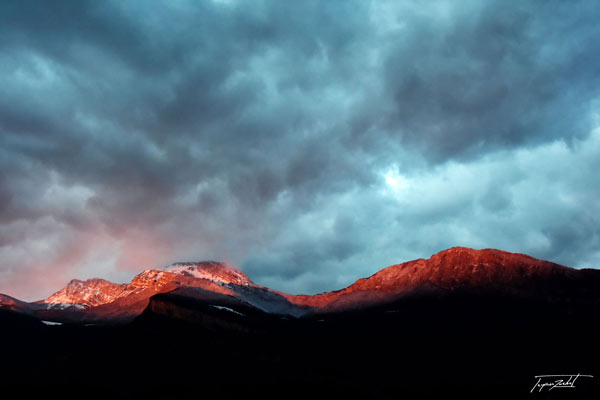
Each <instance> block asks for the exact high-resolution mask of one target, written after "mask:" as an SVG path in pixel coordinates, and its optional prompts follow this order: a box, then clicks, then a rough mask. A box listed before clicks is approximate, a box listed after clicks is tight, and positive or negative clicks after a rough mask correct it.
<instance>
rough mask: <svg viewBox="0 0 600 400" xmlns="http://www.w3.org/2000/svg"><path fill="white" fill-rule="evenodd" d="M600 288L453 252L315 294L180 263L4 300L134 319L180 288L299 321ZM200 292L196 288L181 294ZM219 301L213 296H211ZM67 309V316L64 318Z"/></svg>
mask: <svg viewBox="0 0 600 400" xmlns="http://www.w3.org/2000/svg"><path fill="white" fill-rule="evenodd" d="M599 284H600V271H597V270H575V269H572V268H568V267H564V266H561V265H558V264H554V263H551V262H548V261H543V260H538V259H535V258H533V257H529V256H527V255H524V254H515V253H508V252H505V251H500V250H494V249H485V250H474V249H469V248H464V247H455V248H451V249H448V250H445V251H442V252H440V253H437V254H435V255H433V256H432V257H431V258H429V259H418V260H414V261H409V262H405V263H402V264H398V265H392V266H390V267H387V268H384V269H382V270H380V271H379V272H377V273H375V274H374V275H372V276H370V277H368V278H364V279H359V280H358V281H356V282H355V283H354V284H352V285H350V286H348V287H347V288H344V289H341V290H337V291H333V292H326V293H321V294H317V295H290V294H286V293H281V292H277V291H274V290H271V289H269V288H265V287H261V286H259V285H256V284H254V283H253V282H252V280H251V279H250V278H249V277H248V276H246V275H245V274H244V273H243V272H241V271H240V270H238V269H236V268H234V267H231V266H229V265H226V264H223V263H218V262H196V263H176V264H173V265H171V266H169V267H166V268H164V269H160V270H159V269H149V270H145V271H143V272H142V273H140V274H138V275H137V276H135V277H134V278H133V280H132V281H131V282H130V283H125V284H116V283H112V282H109V281H106V280H103V279H89V280H86V281H80V280H77V279H74V280H72V281H71V282H69V283H68V284H67V286H65V287H64V288H63V289H61V290H59V291H58V292H56V293H54V294H52V295H51V296H50V297H48V298H47V299H45V300H41V301H38V302H35V303H25V302H21V301H19V300H17V299H12V298H10V297H9V296H6V295H2V297H0V307H3V308H6V309H12V310H14V311H19V312H28V313H30V314H35V315H37V316H38V317H40V318H42V319H44V318H47V319H51V320H61V321H62V320H69V321H77V320H81V321H107V320H130V319H131V318H134V317H135V316H137V315H140V314H141V313H142V312H143V310H144V309H145V308H146V307H147V306H148V305H149V302H150V299H151V298H152V296H154V295H156V294H159V293H169V292H174V291H176V292H177V293H179V295H180V296H191V297H194V296H195V297H203V296H204V297H206V296H208V295H209V294H210V295H215V294H216V295H219V296H220V297H218V299H217V300H215V302H216V303H217V305H218V304H220V303H224V302H226V301H225V300H224V299H234V300H235V303H236V304H243V305H245V306H251V307H253V308H256V309H258V310H260V311H262V312H266V313H271V314H278V315H288V316H293V317H299V316H302V315H308V314H322V313H330V312H341V311H345V310H356V309H361V308H368V307H373V306H376V305H380V304H386V303H390V302H394V301H397V300H398V299H401V298H403V297H406V296H412V295H416V294H419V293H438V294H440V293H452V292H456V291H484V292H486V293H491V292H494V293H498V294H503V295H507V296H517V297H521V298H527V297H539V298H546V299H551V300H552V299H554V300H557V301H558V300H569V301H570V300H571V299H576V298H577V297H581V296H587V295H589V294H590V293H592V292H594V290H595V288H597V287H598V286H597V285H599ZM185 288H194V290H191V291H190V290H188V291H186V290H183V289H185ZM213 300H214V299H213ZM61 312H62V313H61Z"/></svg>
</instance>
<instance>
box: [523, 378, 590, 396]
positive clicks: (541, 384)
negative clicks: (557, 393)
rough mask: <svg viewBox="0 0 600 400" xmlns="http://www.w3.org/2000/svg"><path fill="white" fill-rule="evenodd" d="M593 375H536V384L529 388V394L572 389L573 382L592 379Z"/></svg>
mask: <svg viewBox="0 0 600 400" xmlns="http://www.w3.org/2000/svg"><path fill="white" fill-rule="evenodd" d="M593 377H594V376H593V375H583V374H572V375H536V376H535V379H536V380H537V382H535V384H534V385H533V387H532V388H531V391H530V392H529V393H533V392H535V391H538V392H541V391H543V390H544V389H547V390H548V391H550V390H554V389H559V388H571V389H572V388H574V387H575V382H576V381H577V379H579V378H593Z"/></svg>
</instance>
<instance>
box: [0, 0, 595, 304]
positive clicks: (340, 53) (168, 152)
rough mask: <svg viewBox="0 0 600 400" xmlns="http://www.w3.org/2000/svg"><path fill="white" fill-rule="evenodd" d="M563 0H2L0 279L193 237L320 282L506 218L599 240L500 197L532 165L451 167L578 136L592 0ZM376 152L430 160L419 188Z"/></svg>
mask: <svg viewBox="0 0 600 400" xmlns="http://www.w3.org/2000/svg"><path fill="white" fill-rule="evenodd" d="M377 7H383V8H384V10H383V11H381V10H379V11H378V9H377ZM565 7H566V6H564V5H560V4H556V3H550V4H549V5H546V6H544V7H537V4H535V3H520V4H519V5H516V4H512V5H506V4H505V3H503V2H484V3H480V2H473V3H464V4H463V5H461V6H460V7H459V6H457V5H455V4H452V3H446V2H440V3H437V4H433V5H431V6H429V7H424V6H423V5H420V4H417V3H413V2H402V3H397V2H380V3H366V2H358V1H357V2H346V1H344V2H342V1H340V2H337V1H334V2H327V3H323V2H317V1H308V2H258V1H257V2H252V1H248V2H247V1H238V2H232V3H231V4H221V3H216V2H203V3H196V2H189V3H188V2H178V3H164V4H158V3H155V4H151V5H149V4H148V3H145V2H135V1H134V2H125V3H123V2H102V3H99V2H92V1H81V2H56V3H54V2H53V3H51V4H45V5H40V4H39V3H37V2H28V1H22V2H12V3H10V2H7V3H3V4H2V5H0V49H2V52H1V53H0V73H1V74H2V75H0V76H1V77H0V94H1V96H0V154H2V158H1V159H0V165H1V166H2V171H0V179H1V180H0V205H1V206H2V207H1V209H0V222H1V223H2V227H3V228H4V229H3V230H2V231H1V234H0V246H2V247H0V262H1V263H2V265H3V266H2V268H3V269H0V278H3V279H4V280H3V281H4V282H6V283H5V286H0V292H4V291H7V290H9V289H8V288H9V287H10V286H11V285H13V284H14V283H15V282H21V283H22V285H21V286H20V287H22V288H24V287H26V283H25V282H26V281H27V279H31V278H25V277H28V276H30V272H31V271H37V268H38V267H37V265H39V261H40V260H42V259H43V260H46V261H47V265H48V267H47V268H48V269H52V270H54V271H57V272H56V274H57V275H56V279H59V278H60V277H62V278H64V280H65V281H66V280H68V279H70V278H73V276H70V274H72V273H74V272H80V273H83V274H84V275H89V274H92V273H96V274H101V275H103V276H105V277H111V276H117V275H118V276H119V277H121V276H123V275H122V274H120V275H119V274H117V272H119V271H121V272H122V271H123V270H125V271H129V272H133V271H137V270H139V269H141V268H143V267H147V266H149V264H150V265H153V266H156V265H160V264H162V263H168V262H171V261H175V260H182V259H185V258H189V259H194V260H195V259H201V258H206V259H221V260H224V261H229V262H233V263H237V264H240V265H241V266H242V267H243V268H245V269H246V270H247V272H248V273H249V274H250V275H251V277H252V278H254V279H255V280H259V281H261V282H267V283H271V284H274V285H279V287H281V288H282V289H283V288H285V289H286V290H290V291H295V292H299V291H317V290H325V289H328V288H329V289H333V288H335V286H337V285H341V284H344V283H349V282H350V281H351V280H353V279H355V278H358V277H360V276H363V275H365V274H367V273H371V272H374V270H373V269H377V268H380V267H383V266H385V265H387V264H391V263H394V262H399V261H403V260H404V259H406V258H410V257H414V256H426V255H428V254H427V253H428V252H433V251H437V250H440V249H441V248H442V247H449V246H450V245H454V244H465V245H469V244H471V245H474V246H480V245H485V246H488V247H510V246H512V245H513V244H514V242H512V241H511V240H509V239H507V238H508V237H510V236H511V235H510V234H507V233H503V232H501V231H499V230H501V227H504V226H505V225H504V224H513V225H515V227H514V228H510V229H509V228H506V229H508V230H510V231H511V232H512V231H513V230H514V231H518V232H521V231H522V234H521V233H520V234H519V235H521V236H519V235H516V236H519V237H520V239H523V238H524V237H526V236H527V233H528V232H529V234H530V236H531V235H533V236H532V237H539V238H541V237H544V238H546V239H547V241H549V242H551V243H552V248H553V249H555V250H552V249H549V248H542V247H543V246H541V245H539V246H538V247H536V245H533V244H532V245H530V246H529V247H526V248H525V249H523V250H524V251H525V250H531V251H533V252H534V253H535V252H537V253H536V254H539V255H547V256H548V257H555V258H556V259H557V260H564V261H565V262H567V261H568V262H573V263H576V262H577V260H576V259H575V257H571V256H568V254H569V252H570V251H578V252H582V253H585V255H584V256H582V259H583V258H586V257H587V258H586V259H593V257H592V256H591V254H593V251H592V250H591V249H592V247H593V246H592V243H593V241H594V240H596V239H587V240H585V239H584V238H585V237H586V235H583V236H582V235H581V232H582V231H585V232H587V233H588V235H587V237H588V238H592V237H596V236H594V235H595V233H594V231H593V229H592V228H589V227H588V228H585V229H584V228H583V227H584V226H587V225H585V224H584V221H583V220H577V219H576V221H580V222H574V223H573V224H572V225H570V226H571V228H568V229H567V228H565V227H566V226H567V225H568V224H567V225H565V224H566V222H565V221H563V220H561V221H557V222H556V223H550V222H548V221H546V220H544V219H543V218H541V217H537V219H527V220H526V222H520V221H519V220H518V218H516V215H520V213H521V212H522V210H524V209H528V208H527V207H526V206H523V204H522V203H520V202H519V199H522V198H524V196H525V195H524V193H526V192H527V190H525V189H523V188H522V187H521V186H520V182H523V181H526V180H527V179H528V176H530V174H531V175H535V176H539V174H537V173H535V174H534V173H533V172H531V173H529V172H527V171H521V170H519V171H516V170H515V169H514V168H510V165H509V164H503V163H502V162H499V163H498V165H499V168H500V169H499V170H497V171H494V172H493V173H492V172H489V173H488V175H487V178H486V182H484V183H481V184H473V185H472V186H470V185H467V184H464V185H462V186H461V184H460V179H458V178H457V176H462V175H460V174H461V172H456V165H459V166H462V167H463V168H464V170H466V171H471V172H470V173H468V174H467V176H466V177H465V180H476V173H473V172H472V170H473V168H476V166H477V165H479V164H478V163H482V165H484V166H485V165H487V164H486V162H487V161H486V160H487V158H486V157H496V158H498V157H499V158H502V159H506V160H513V161H514V153H515V152H518V151H520V150H523V149H530V150H531V149H533V150H535V149H538V148H543V146H545V145H547V144H550V143H553V142H554V141H557V140H563V141H564V142H565V143H567V144H568V145H569V146H572V150H573V151H574V153H573V154H581V151H582V150H581V149H577V148H576V145H577V143H587V142H585V138H586V137H587V136H588V135H589V133H590V131H591V128H592V127H593V126H592V121H593V112H592V111H590V110H592V109H593V108H592V100H594V99H595V98H596V97H597V78H596V74H595V71H596V70H597V69H598V68H597V67H598V63H599V62H600V61H599V60H600V59H599V58H598V56H597V55H596V54H597V52H595V51H594V50H595V47H596V45H595V42H594V41H593V39H594V38H595V37H596V33H597V28H596V25H597V24H595V21H594V20H593V11H594V10H595V9H596V8H597V6H596V5H595V4H594V3H593V2H582V3H580V7H578V9H577V10H571V9H570V8H569V9H567V8H565ZM396 24H397V25H396ZM590 143H595V142H590ZM540 151H541V150H540ZM503 157H504V158H503ZM592 160H593V158H592V159H588V158H586V159H585V162H581V163H579V164H578V165H579V166H581V167H583V168H587V167H589V166H590V165H592V163H593V162H592ZM390 170H396V171H397V172H398V173H399V174H400V175H402V177H403V179H406V180H407V182H412V183H415V182H418V179H419V178H423V179H424V184H423V188H422V189H418V188H413V189H411V190H413V193H418V194H419V193H420V194H419V195H418V196H417V195H411V194H410V192H402V196H404V197H402V198H403V199H404V200H402V201H398V199H396V198H393V197H390V196H388V195H387V194H385V193H388V191H389V190H390V188H389V185H387V184H386V183H385V179H384V177H383V175H384V174H385V173H386V172H387V171H390ZM452 171H454V172H452ZM461 171H462V170H461ZM567 172H568V168H565V170H564V171H563V172H558V175H556V176H555V177H554V179H555V180H556V182H558V183H552V182H548V181H546V182H547V184H548V185H554V187H557V188H559V187H560V188H561V190H571V191H574V192H576V193H578V194H580V195H581V196H583V197H581V199H580V200H578V201H577V203H578V204H581V205H582V206H583V205H587V204H589V203H590V200H589V198H590V197H589V196H591V197H593V196H592V195H590V194H589V193H590V189H589V188H590V185H591V183H595V182H594V177H593V176H590V175H586V178H585V179H584V182H579V183H578V184H577V185H574V186H568V185H564V180H565V179H572V178H573V177H572V175H571V174H568V173H567ZM452 173H454V174H455V175H452ZM444 174H450V175H449V178H448V179H449V181H451V182H453V183H454V184H453V185H447V184H445V183H444V180H443V179H437V178H435V179H434V177H436V176H438V175H439V176H442V175H444ZM540 179H545V176H543V175H542V176H540ZM591 186H593V185H591ZM419 196H420V197H419ZM561 207H562V206H561V205H560V204H558V201H555V202H554V203H552V204H549V205H548V207H547V208H544V210H546V211H547V212H549V213H550V212H555V211H556V210H562V208H561ZM568 211H569V213H573V212H574V209H573V208H569V209H568ZM569 215H571V214H569ZM524 221H525V220H524ZM485 224H489V225H490V226H492V227H495V229H497V230H498V231H496V233H495V234H491V233H485V234H483V233H482V232H480V230H481V229H482V228H481V227H482V225H485ZM40 226H43V227H44V229H47V230H48V235H47V237H48V239H47V240H46V241H45V240H44V235H40V234H38V232H40V231H39V229H40ZM579 226H581V227H582V228H581V229H582V231H578V230H577V227H579ZM13 228H14V229H13ZM563 229H566V232H568V234H566V235H567V236H564V237H563V236H561V235H560V232H562V230H563ZM586 229H587V230H586ZM590 229H592V230H591V231H590ZM53 233H54V234H53ZM513 233H514V232H513ZM534 233H535V234H534ZM536 234H539V236H536ZM477 237H478V238H479V239H476V238H477ZM28 238H30V240H29V239H28ZM51 238H56V239H51ZM570 238H576V239H570ZM52 240H55V242H52V243H54V246H55V249H56V251H49V250H47V246H48V245H49V243H50V242H51V241H52ZM536 240H537V239H536ZM539 240H540V241H542V242H543V240H542V239H539ZM46 242H47V243H46ZM540 243H541V242H540ZM581 243H583V244H581ZM70 246H71V247H72V248H74V249H77V251H73V252H69V251H68V249H69V248H70ZM540 246H541V247H540ZM517 247H518V246H517ZM40 249H42V250H40ZM98 249H102V250H98ZM105 249H109V250H105ZM508 250H510V248H509V249H508ZM107 252H108V254H107ZM24 253H27V254H29V256H28V257H27V261H23V262H18V261H17V260H18V259H19V257H20V255H22V254H24ZM99 253H102V254H101V255H99ZM534 255H535V254H534ZM590 257H592V258H590ZM67 262H68V263H70V264H71V265H75V266H77V267H73V268H76V269H73V268H70V269H69V268H60V265H61V263H67ZM6 271H12V272H10V273H9V272H6ZM15 271H21V272H20V273H17V272H15ZM115 271H116V272H115ZM61 274H62V275H61ZM0 281H2V279H0ZM36 285H37V284H36ZM42 286H43V285H41V284H39V285H37V286H36V287H37V288H38V289H36V290H38V291H39V292H40V294H41V291H42V289H43V288H42ZM51 289H55V288H47V289H46V290H47V291H51ZM20 290H21V289H20ZM22 290H23V291H25V289H22ZM9 294H11V293H9ZM12 294H14V295H18V294H19V293H12ZM46 294H48V293H46Z"/></svg>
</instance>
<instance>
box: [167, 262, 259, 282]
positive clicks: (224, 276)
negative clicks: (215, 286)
mask: <svg viewBox="0 0 600 400" xmlns="http://www.w3.org/2000/svg"><path fill="white" fill-rule="evenodd" d="M165 271H167V272H171V273H175V274H179V275H187V276H193V277H194V278H199V279H208V280H210V281H213V282H217V283H233V284H235V285H242V286H249V285H251V284H252V281H251V280H250V278H248V276H246V274H244V273H243V272H242V271H240V270H238V269H236V268H234V267H232V266H230V265H227V264H223V263H219V262H215V261H203V262H185V263H175V264H172V265H170V266H168V267H166V268H165Z"/></svg>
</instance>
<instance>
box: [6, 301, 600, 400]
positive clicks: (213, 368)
mask: <svg viewBox="0 0 600 400" xmlns="http://www.w3.org/2000/svg"><path fill="white" fill-rule="evenodd" d="M599 310H600V305H599V304H598V303H597V302H596V301H579V300H575V301H570V300H569V299H567V300H564V301H560V302H556V301H553V300H552V301H551V299H550V300H543V299H526V298H521V297H510V296H506V295H505V294H494V293H485V292H472V291H455V292H452V293H450V294H447V293H446V294H440V293H436V292H431V293H422V294H419V295H413V296H410V297H408V298H404V299H401V300H397V301H395V302H394V303H389V304H385V305H379V306H377V307H374V308H367V309H363V310H360V311H344V312H339V313H337V314H332V313H330V314H315V315H312V316H310V315H309V316H306V317H304V318H300V319H295V318H292V317H282V316H276V315H272V314H266V313H262V312H260V311H257V310H256V309H253V308H248V309H246V310H244V309H239V308H237V309H236V312H233V311H232V310H231V309H226V308H224V307H214V306H210V305H208V304H207V303H206V302H202V301H201V300H197V299H196V300H195V299H192V298H189V297H184V296H178V295H175V294H158V295H156V296H154V297H153V298H152V299H151V301H150V304H149V306H148V307H147V308H146V310H145V311H144V313H143V314H142V315H141V316H139V317H137V318H136V319H135V320H134V321H133V322H132V323H129V324H127V325H115V326H98V325H96V326H94V325H88V326H84V325H61V326H47V325H44V324H42V323H40V322H39V321H38V320H37V319H34V318H30V317H27V316H24V315H20V314H16V313H13V312H10V311H1V312H2V313H1V314H0V323H1V326H2V330H1V333H0V335H1V340H2V343H3V350H2V362H1V363H0V384H1V385H2V387H3V388H2V390H8V389H17V390H18V393H20V394H21V395H22V396H23V397H24V398H25V397H28V396H29V395H31V394H34V395H37V396H38V397H39V398H47V397H49V396H53V395H58V396H60V397H61V398H86V399H87V398H111V399H112V398H123V399H131V398H144V399H151V398H152V399H153V398H161V399H173V398H190V399H204V398H206V399H213V398H214V399H217V398H254V396H255V395H258V396H259V397H258V398H279V399H294V398H300V399H318V398H364V399H403V398H448V397H449V396H451V395H452V396H455V395H458V396H459V397H458V398H483V399H488V398H510V399H513V398H531V399H538V398H564V399H598V398H600V340H599V339H598V338H600V318H599V316H600V312H599ZM577 373H580V374H587V375H593V376H594V378H584V377H580V378H578V379H577V381H576V384H575V387H574V388H555V389H554V390H549V389H548V388H545V389H543V390H542V391H541V392H539V389H538V390H535V391H534V393H530V391H531V389H532V387H533V386H534V384H535V382H536V379H535V378H534V376H536V375H543V374H577Z"/></svg>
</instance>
